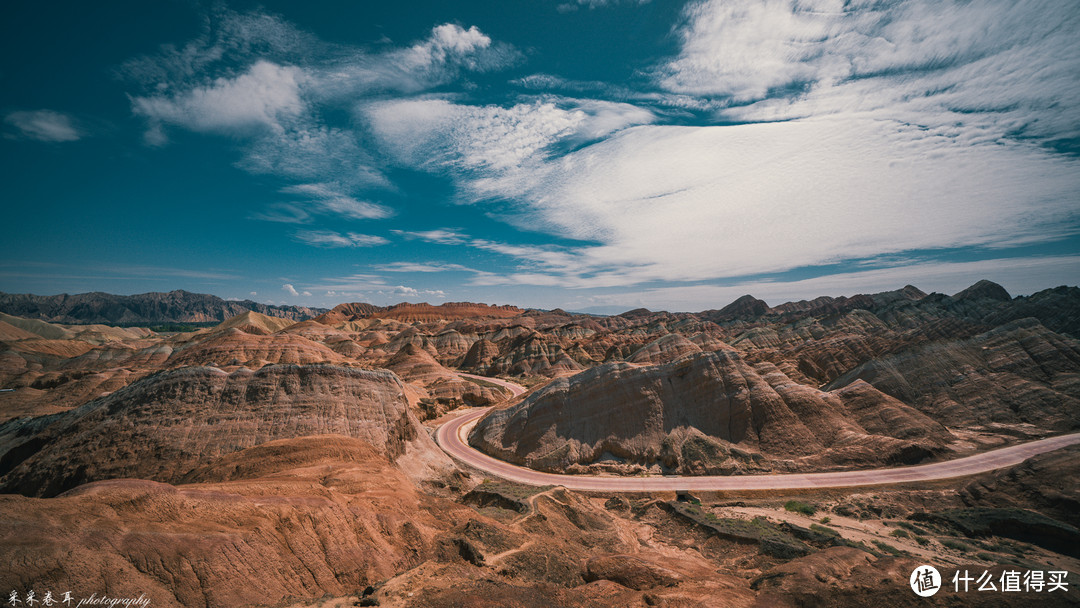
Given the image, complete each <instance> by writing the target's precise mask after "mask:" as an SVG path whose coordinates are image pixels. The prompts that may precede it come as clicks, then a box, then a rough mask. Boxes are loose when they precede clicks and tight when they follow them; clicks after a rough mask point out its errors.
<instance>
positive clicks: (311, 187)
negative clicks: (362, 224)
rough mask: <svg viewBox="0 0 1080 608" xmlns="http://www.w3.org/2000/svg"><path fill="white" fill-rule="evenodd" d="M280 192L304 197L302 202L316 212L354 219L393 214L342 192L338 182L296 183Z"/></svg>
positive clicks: (385, 208)
mask: <svg viewBox="0 0 1080 608" xmlns="http://www.w3.org/2000/svg"><path fill="white" fill-rule="evenodd" d="M282 192H283V193H286V194H293V195H297V196H301V197H304V198H306V199H307V200H306V201H304V203H303V204H304V205H305V206H306V207H308V208H310V209H311V210H313V211H315V212H317V213H325V214H331V215H337V216H340V217H344V218H348V219H354V220H363V219H382V218H387V217H390V216H391V215H393V211H392V210H391V209H389V208H387V207H384V206H382V205H378V204H375V203H371V202H368V201H360V200H357V199H355V198H353V197H351V196H347V195H345V194H343V193H342V188H341V186H340V185H338V184H333V183H312V184H297V185H294V186H288V187H286V188H283V189H282Z"/></svg>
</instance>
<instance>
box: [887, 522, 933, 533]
mask: <svg viewBox="0 0 1080 608" xmlns="http://www.w3.org/2000/svg"><path fill="white" fill-rule="evenodd" d="M893 523H894V524H896V525H898V526H900V527H901V528H903V529H905V530H907V531H909V532H914V533H915V534H922V535H923V536H926V535H927V534H929V532H927V531H926V530H924V529H922V528H920V527H919V526H916V525H915V524H913V523H911V522H907V521H894V522H893Z"/></svg>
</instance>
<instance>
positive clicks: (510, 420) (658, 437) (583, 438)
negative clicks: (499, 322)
mask: <svg viewBox="0 0 1080 608" xmlns="http://www.w3.org/2000/svg"><path fill="white" fill-rule="evenodd" d="M951 440H952V436H951V434H950V433H949V432H948V431H947V430H946V429H945V428H944V427H942V426H941V425H940V424H938V423H937V422H935V421H934V420H932V419H931V418H928V417H927V416H925V415H923V414H921V413H919V412H918V411H916V410H915V409H913V408H911V407H909V406H907V405H904V404H903V403H901V402H900V401H897V400H896V399H893V398H890V397H888V396H887V395H885V394H882V393H881V392H879V391H877V390H876V389H874V388H873V387H871V386H870V385H869V384H866V383H858V384H853V385H851V386H848V387H846V388H845V389H843V390H839V391H834V392H823V391H819V390H817V389H815V388H812V387H808V386H804V385H800V384H798V383H795V382H792V381H791V379H790V378H788V377H787V376H786V375H784V374H783V372H781V371H780V370H779V369H777V368H776V367H775V366H773V365H771V364H768V363H765V364H758V365H751V364H749V363H748V362H747V361H745V360H744V359H743V358H742V357H741V356H740V355H739V354H738V353H737V352H734V351H721V352H713V353H701V354H693V355H688V356H686V357H683V358H680V359H676V360H675V361H673V362H671V363H666V364H662V365H652V366H645V367H636V366H632V365H629V364H626V363H611V364H605V365H602V366H600V367H597V368H594V369H592V370H589V371H588V372H585V373H582V374H579V375H576V376H573V377H570V378H562V379H559V380H555V381H554V382H552V383H551V384H549V385H547V386H546V387H544V388H542V389H540V390H538V391H536V392H535V393H533V394H532V395H530V396H529V397H528V398H527V399H525V400H524V401H522V402H521V403H519V404H517V405H515V406H513V407H511V408H509V409H505V410H500V411H496V412H493V413H492V414H490V415H489V416H487V417H486V418H484V419H483V420H481V421H480V422H479V423H478V424H477V425H476V427H475V429H474V431H473V432H472V434H471V435H470V436H469V441H470V443H471V444H472V445H474V446H476V447H477V448H479V449H482V450H483V451H485V452H487V453H489V454H491V455H493V456H496V457H498V458H501V459H504V460H509V461H511V462H516V463H519V464H524V465H526V466H530V467H534V468H539V469H543V470H551V471H564V470H566V469H568V468H570V467H571V466H572V465H592V464H595V463H597V462H600V461H604V460H607V461H624V462H625V463H626V464H631V465H633V464H637V465H642V466H645V467H649V466H652V465H655V464H660V465H662V466H663V467H664V468H665V469H666V470H672V471H675V472H679V473H684V474H694V473H698V474H701V473H714V474H715V473H738V472H754V471H765V470H781V471H783V470H807V469H813V470H821V469H830V468H836V467H844V466H852V465H858V466H868V465H880V464H886V463H894V462H905V461H918V460H921V459H922V458H925V457H927V456H929V455H931V454H932V453H934V452H941V451H943V450H944V448H945V446H946V445H947V444H948V443H949V442H950V441H951ZM625 472H632V471H625Z"/></svg>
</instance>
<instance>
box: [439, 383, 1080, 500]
mask: <svg viewBox="0 0 1080 608" xmlns="http://www.w3.org/2000/svg"><path fill="white" fill-rule="evenodd" d="M462 375H464V374H462ZM473 377H475V378H479V379H481V380H484V381H487V382H493V383H495V384H499V385H500V386H505V387H506V388H508V389H510V390H511V391H514V392H515V395H519V394H521V393H523V392H524V391H525V389H524V388H522V387H520V386H517V385H515V384H512V383H509V382H505V381H502V380H497V379H494V378H485V377H482V376H473ZM490 409H491V408H488V407H486V408H477V409H476V410H473V411H470V412H468V413H467V414H465V415H463V416H461V417H459V418H456V419H454V420H451V421H449V422H447V423H445V424H443V425H442V426H440V427H439V428H438V430H437V431H436V432H435V440H436V441H437V442H438V444H439V446H440V447H442V449H443V450H444V451H445V452H446V453H447V454H449V455H450V456H451V457H452V458H455V459H457V460H459V461H461V462H463V463H465V464H467V465H469V466H472V467H474V468H476V469H479V470H481V471H483V472H485V473H489V474H491V475H494V476H495V477H501V478H502V479H506V480H509V481H514V482H517V483H523V484H527V485H533V486H562V487H564V488H567V489H570V490H585V491H590V490H591V491H602V492H661V491H674V490H697V491H710V490H805V489H810V488H845V487H855V486H873V485H881V484H894V483H913V482H921V481H934V480H939V479H950V478H953V477H964V476H967V475H975V474H978V473H986V472H987V471H993V470H995V469H1000V468H1004V467H1008V466H1013V465H1016V464H1020V463H1021V462H1023V461H1025V460H1027V459H1028V458H1031V457H1032V456H1036V455H1038V454H1043V453H1045V452H1052V451H1054V450H1059V449H1061V448H1064V447H1067V446H1070V445H1075V444H1078V443H1080V433H1073V434H1070V435H1059V436H1057V437H1049V438H1047V439H1039V440H1037V441H1030V442H1027V443H1022V444H1019V445H1014V446H1009V447H1006V448H999V449H996V450H992V451H989V452H983V453H981V454H975V455H973V456H966V457H964V458H957V459H956V460H948V461H945V462H935V463H933V464H923V465H916V466H907V467H898V468H893V469H872V470H868V471H837V472H833V473H801V474H800V473H793V474H784V475H738V476H700V477H698V476H694V477H680V476H663V477H614V476H602V475H557V474H554V473H542V472H540V471H534V470H532V469H527V468H525V467H519V466H517V465H513V464H510V463H508V462H503V461H501V460H497V459H495V458H492V457H491V456H488V455H487V454H485V453H483V452H481V451H479V450H476V449H475V448H473V447H471V446H469V444H468V442H467V438H468V435H469V431H471V430H472V427H473V426H475V425H476V422H477V421H478V420H480V418H482V417H483V416H484V414H487V413H488V411H489V410H490Z"/></svg>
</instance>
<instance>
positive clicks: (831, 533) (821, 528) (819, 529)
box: [810, 524, 840, 536]
mask: <svg viewBox="0 0 1080 608" xmlns="http://www.w3.org/2000/svg"><path fill="white" fill-rule="evenodd" d="M810 529H811V530H813V531H815V532H821V533H822V534H828V535H829V536H840V533H839V532H837V531H836V530H833V529H832V528H827V527H825V526H820V525H818V524H810Z"/></svg>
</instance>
